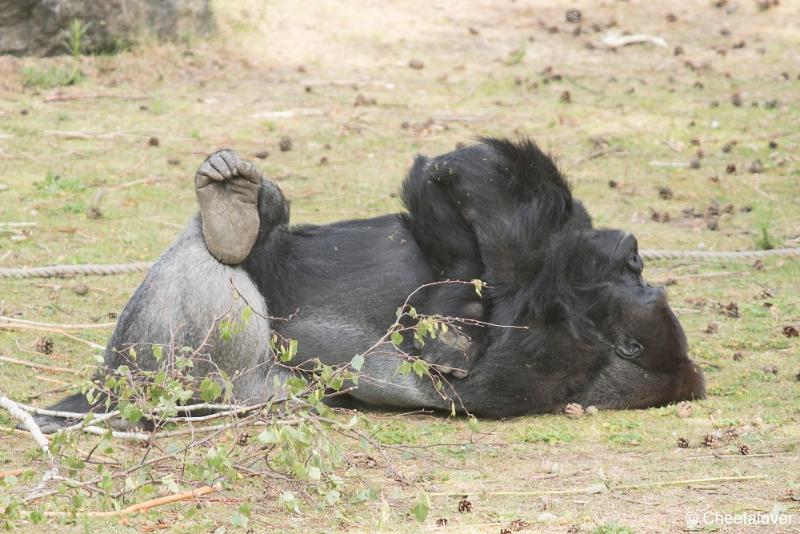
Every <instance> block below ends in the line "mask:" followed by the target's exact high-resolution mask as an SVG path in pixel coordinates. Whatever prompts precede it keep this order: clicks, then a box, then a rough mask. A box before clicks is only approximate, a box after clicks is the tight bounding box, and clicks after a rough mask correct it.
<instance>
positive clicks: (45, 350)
mask: <svg viewBox="0 0 800 534" xmlns="http://www.w3.org/2000/svg"><path fill="white" fill-rule="evenodd" d="M33 350H35V351H36V352H41V353H42V354H53V340H52V339H50V338H49V337H40V338H39V339H37V340H36V343H34V344H33Z"/></svg>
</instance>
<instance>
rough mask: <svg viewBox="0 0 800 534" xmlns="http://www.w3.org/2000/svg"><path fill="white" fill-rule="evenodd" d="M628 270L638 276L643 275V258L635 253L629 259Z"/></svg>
mask: <svg viewBox="0 0 800 534" xmlns="http://www.w3.org/2000/svg"><path fill="white" fill-rule="evenodd" d="M627 266H628V269H630V270H631V271H633V272H634V273H636V274H642V269H644V262H642V258H641V256H639V255H638V254H637V253H635V252H634V253H633V254H631V255H630V257H628V263H627Z"/></svg>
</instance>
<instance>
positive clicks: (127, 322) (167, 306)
mask: <svg viewBox="0 0 800 534" xmlns="http://www.w3.org/2000/svg"><path fill="white" fill-rule="evenodd" d="M195 188H196V192H197V198H198V204H199V207H200V213H199V214H198V215H197V216H195V217H194V218H193V219H192V220H191V222H190V223H189V225H188V227H187V228H186V230H185V231H184V232H183V234H182V235H181V236H180V237H178V239H177V241H176V242H175V243H174V244H173V245H172V246H171V247H170V248H169V249H168V250H167V251H166V252H165V253H164V254H163V255H162V256H161V258H160V259H159V260H158V262H157V263H156V264H155V265H154V266H153V268H152V269H151V270H150V272H149V273H148V274H147V276H146V278H145V280H144V281H143V282H142V284H141V285H140V286H139V288H138V289H137V290H136V292H135V293H134V295H133V297H132V298H131V299H130V301H129V302H128V304H127V305H126V306H125V308H124V310H123V312H122V313H121V315H120V317H119V321H118V323H117V326H116V330H115V331H114V334H113V336H112V337H111V340H110V341H109V343H108V347H107V349H106V351H105V356H104V358H105V366H106V367H107V368H109V369H116V368H118V367H120V366H122V365H125V366H132V365H134V364H135V365H136V366H137V367H138V368H140V369H145V370H155V369H158V368H159V366H162V365H163V364H164V359H163V358H161V355H160V354H156V351H155V350H154V349H153V347H154V346H156V345H160V346H162V347H172V348H175V347H193V348H195V351H194V353H193V354H200V355H202V356H203V357H202V358H197V361H196V362H194V367H193V370H192V374H193V375H194V376H196V377H197V376H199V377H203V376H210V377H212V378H219V377H220V376H227V377H230V380H231V382H232V384H233V397H234V398H235V401H236V402H242V403H256V402H263V401H266V400H269V399H274V398H277V397H279V396H281V394H282V391H283V388H284V384H285V382H286V380H287V379H288V378H289V377H290V376H292V375H293V374H294V373H301V374H302V373H306V372H308V365H307V364H309V362H311V361H316V359H319V361H321V362H322V363H324V364H328V365H341V364H347V363H349V362H351V360H352V359H353V357H354V356H355V355H358V354H363V353H364V352H365V351H367V349H369V348H370V347H372V350H369V352H368V353H367V355H366V357H365V359H364V362H363V367H362V368H361V374H360V379H359V381H358V384H357V385H352V384H351V386H352V387H350V388H349V392H348V395H349V396H350V397H352V399H354V401H355V402H358V403H359V404H361V405H366V406H373V407H382V408H402V409H417V408H430V409H434V410H449V409H451V406H452V404H451V403H453V402H455V406H456V409H457V410H459V411H461V412H462V413H470V414H474V415H477V416H483V417H495V418H497V417H507V416H516V415H523V414H534V413H543V412H550V411H556V410H560V409H563V407H564V406H565V405H566V404H568V403H571V402H575V403H580V404H582V405H594V406H597V407H598V408H610V409H626V408H645V407H651V406H659V405H664V404H668V403H672V402H677V401H681V400H688V399H695V398H701V397H703V396H704V393H705V388H704V379H703V373H702V371H701V370H700V368H699V367H698V366H697V365H696V364H695V363H693V362H692V361H691V360H690V359H689V357H688V355H687V341H686V336H685V334H684V332H683V329H682V328H681V325H680V323H679V322H678V320H677V318H676V317H675V315H674V314H673V312H672V310H671V309H670V307H669V304H668V303H667V299H666V295H665V291H664V289H663V288H660V287H653V286H650V285H648V284H647V283H646V282H645V281H644V280H643V278H642V271H643V269H644V265H643V262H642V259H641V257H640V256H639V254H638V251H637V241H636V238H635V237H634V236H633V235H631V234H629V233H626V232H622V231H619V230H609V229H596V228H593V226H592V222H591V219H590V217H589V215H588V214H587V212H586V210H585V209H584V207H583V206H582V204H581V203H580V202H579V201H577V200H575V199H573V197H572V194H571V191H570V188H569V186H568V184H567V182H566V180H565V179H564V177H563V176H562V175H561V173H560V172H559V170H558V169H557V167H556V165H555V164H554V163H553V161H552V160H551V159H550V158H549V157H548V156H546V155H545V154H544V153H543V152H542V151H541V150H540V149H539V148H538V147H537V146H536V145H535V144H534V143H533V142H531V141H528V140H523V141H519V142H512V141H509V140H504V139H482V140H481V141H480V143H478V144H476V145H474V146H469V147H466V148H460V149H457V150H455V151H453V152H450V153H448V154H444V155H440V156H438V157H433V158H429V157H425V156H418V157H417V158H416V160H415V162H414V164H413V166H412V168H411V170H410V171H409V173H408V176H407V177H406V179H405V181H404V183H403V186H402V198H403V201H404V204H405V207H406V212H404V213H397V214H390V215H383V216H380V217H375V218H371V219H360V220H348V221H342V222H337V223H334V224H329V225H322V226H315V225H302V226H291V225H289V205H288V203H287V201H286V199H285V198H284V196H283V194H282V193H281V191H280V189H279V188H278V187H277V186H276V185H275V184H274V183H272V182H270V181H269V180H266V179H265V178H263V176H262V174H261V173H260V171H259V170H258V169H257V168H256V167H255V166H254V165H253V164H252V163H250V162H248V161H245V160H243V159H240V158H239V156H238V155H237V154H236V153H235V152H234V151H232V150H221V151H218V152H216V153H214V154H212V155H211V156H209V157H208V158H207V159H206V160H205V162H204V163H203V164H202V165H201V166H200V168H199V170H198V171H197V174H196V176H195ZM474 279H479V280H481V281H482V282H483V284H484V287H483V290H482V291H481V292H480V294H479V292H478V291H476V286H475V285H473V284H470V283H463V282H469V281H471V280H474ZM458 281H461V282H462V283H458ZM402 306H406V309H410V308H409V307H411V306H413V308H414V310H416V312H418V314H420V316H424V315H426V314H427V315H430V314H437V315H438V316H441V317H444V318H448V320H449V321H450V324H451V325H453V326H454V327H453V328H451V329H449V330H448V331H447V332H446V333H443V334H441V335H439V336H438V337H437V338H436V339H435V340H431V341H428V342H426V343H425V344H424V345H422V346H420V345H419V344H418V343H416V342H415V341H414V340H413V339H408V338H411V337H413V336H408V335H406V336H405V337H404V338H403V340H402V341H399V340H398V339H397V338H396V337H394V339H393V341H394V342H393V341H390V340H389V339H388V338H385V337H384V336H385V334H386V332H387V328H388V327H390V325H392V324H393V323H394V322H395V320H396V319H397V316H398V313H399V312H398V309H399V308H401V307H402ZM403 317H404V320H406V321H407V322H408V321H413V320H412V319H411V315H404V316H403ZM223 319H227V320H231V319H232V320H234V321H236V324H237V325H238V328H237V331H236V332H235V334H234V335H226V332H225V331H224V330H225V329H224V328H223ZM225 324H230V323H225ZM411 326H413V323H412V324H411ZM228 334H229V332H228ZM276 335H277V336H279V337H280V338H281V339H292V340H297V342H298V345H297V353H296V355H295V357H294V359H293V360H292V366H291V367H289V366H287V365H284V364H281V362H279V361H278V360H277V358H276V354H275V345H274V343H272V344H271V339H272V338H273V336H276ZM381 339H385V341H383V342H380V343H378V344H377V345H376V341H378V340H381ZM159 352H160V351H159ZM409 358H422V359H423V360H425V361H426V362H428V364H430V368H431V369H433V370H434V371H436V372H437V373H439V375H440V376H441V377H443V378H445V380H444V381H443V382H444V386H443V388H441V389H439V388H437V387H435V384H434V383H433V381H432V380H431V379H430V377H427V376H423V377H420V376H417V375H416V374H415V373H401V372H398V367H399V366H400V364H401V362H403V361H408V360H409ZM298 362H299V364H297V363H298ZM295 364H297V365H295ZM304 364H306V365H305V367H304ZM53 408H54V409H57V410H62V411H72V412H86V411H89V410H100V409H102V408H101V407H100V403H98V401H97V400H95V404H94V405H92V404H90V403H89V401H88V400H87V398H86V397H85V396H83V395H81V394H76V395H73V396H71V397H67V398H66V399H64V400H62V401H61V402H59V403H57V404H56V405H55V406H54V407H53ZM39 422H40V423H41V424H42V425H43V430H47V431H53V430H55V429H56V428H58V425H63V424H64V421H59V420H55V419H52V418H47V417H40V418H39Z"/></svg>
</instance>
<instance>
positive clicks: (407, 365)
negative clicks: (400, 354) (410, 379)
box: [397, 360, 411, 375]
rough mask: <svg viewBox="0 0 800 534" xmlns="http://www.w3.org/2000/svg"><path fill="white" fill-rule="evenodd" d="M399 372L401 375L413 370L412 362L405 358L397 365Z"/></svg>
mask: <svg viewBox="0 0 800 534" xmlns="http://www.w3.org/2000/svg"><path fill="white" fill-rule="evenodd" d="M397 372H398V373H400V374H401V375H407V374H408V373H410V372H411V362H409V361H408V360H403V361H402V362H400V365H399V366H398V367H397Z"/></svg>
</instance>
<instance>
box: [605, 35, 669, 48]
mask: <svg viewBox="0 0 800 534" xmlns="http://www.w3.org/2000/svg"><path fill="white" fill-rule="evenodd" d="M600 41H601V42H602V43H603V44H604V45H606V46H607V47H609V48H618V47H620V46H628V45H632V44H640V43H650V44H654V45H656V46H660V47H662V48H668V47H669V45H668V44H667V42H666V41H665V40H664V39H663V38H661V37H658V36H656V35H647V34H644V33H637V34H634V35H622V34H620V33H619V32H608V33H607V34H605V35H604V36H603V38H602V39H600Z"/></svg>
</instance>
